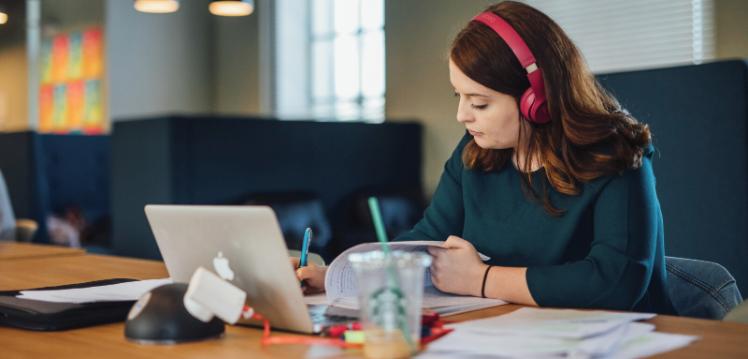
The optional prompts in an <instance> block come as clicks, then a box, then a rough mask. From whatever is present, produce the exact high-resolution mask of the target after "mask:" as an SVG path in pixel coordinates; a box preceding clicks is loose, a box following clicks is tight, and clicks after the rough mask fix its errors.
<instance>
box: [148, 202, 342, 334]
mask: <svg viewBox="0 0 748 359" xmlns="http://www.w3.org/2000/svg"><path fill="white" fill-rule="evenodd" d="M145 213H146V217H148V222H149V223H150V225H151V230H152V231H153V234H154V235H155V237H156V243H157V244H158V248H159V250H160V251H161V256H162V257H163V258H164V262H165V263H166V269H167V270H168V271H169V276H171V278H172V279H173V280H174V281H176V282H184V283H187V282H189V280H190V278H191V277H192V274H193V273H194V272H195V270H196V269H197V268H198V267H200V266H202V267H204V268H206V269H209V270H211V271H213V272H215V273H216V274H218V275H219V276H221V277H222V278H224V279H226V280H229V281H230V282H231V283H232V284H234V285H236V286H237V287H239V288H241V289H242V290H244V291H245V292H247V304H248V305H250V306H252V307H253V308H254V309H255V310H256V311H257V312H258V313H260V314H262V315H263V316H265V317H266V318H268V319H269V321H270V324H271V326H272V327H273V328H276V329H284V330H291V331H295V332H301V333H319V332H320V331H321V330H323V329H324V327H325V326H326V325H329V324H332V323H335V322H340V321H344V320H350V318H339V317H335V318H333V317H330V316H326V315H325V308H324V306H309V307H307V305H306V304H305V303H304V296H303V294H302V291H301V286H300V284H299V281H298V279H297V278H296V275H295V273H294V269H293V268H292V266H291V263H290V261H289V258H288V250H287V248H286V243H285V241H284V240H283V234H282V232H281V229H280V226H279V225H278V220H277V219H276V217H275V213H274V212H273V210H272V209H271V208H270V207H266V206H171V205H169V206H167V205H147V206H146V207H145ZM242 324H258V323H253V322H250V321H245V322H242Z"/></svg>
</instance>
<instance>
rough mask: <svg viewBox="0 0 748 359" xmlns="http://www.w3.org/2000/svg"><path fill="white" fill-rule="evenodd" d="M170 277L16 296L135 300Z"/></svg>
mask: <svg viewBox="0 0 748 359" xmlns="http://www.w3.org/2000/svg"><path fill="white" fill-rule="evenodd" d="M171 282H172V281H171V279H170V278H164V279H147V280H138V281H132V282H124V283H118V284H109V285H102V286H97V287H88V288H74V289H54V290H24V291H21V294H19V295H18V296H17V297H18V298H22V299H33V300H40V301H45V302H57V303H90V302H113V301H128V300H137V299H138V298H140V297H141V296H142V295H143V294H145V293H147V292H149V291H151V290H152V289H154V288H156V287H160V286H162V285H164V284H169V283H171Z"/></svg>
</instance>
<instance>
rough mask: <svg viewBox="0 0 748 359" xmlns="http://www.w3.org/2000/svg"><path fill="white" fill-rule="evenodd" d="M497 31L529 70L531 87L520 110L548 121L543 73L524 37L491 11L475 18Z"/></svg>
mask: <svg viewBox="0 0 748 359" xmlns="http://www.w3.org/2000/svg"><path fill="white" fill-rule="evenodd" d="M473 21H478V22H481V23H483V24H485V25H486V26H488V27H490V28H491V29H493V31H495V32H496V33H497V34H498V35H499V37H501V39H502V40H504V42H505V43H506V44H507V45H508V46H509V48H510V49H512V52H513V53H514V56H516V57H517V60H519V63H520V64H522V67H523V68H524V69H525V70H526V71H527V79H528V80H530V88H528V89H527V90H526V91H525V93H523V94H522V98H521V99H520V100H519V110H520V112H522V115H524V116H525V118H527V119H528V120H529V121H530V122H533V123H539V124H540V123H546V122H548V121H550V119H551V117H550V115H549V114H548V106H546V101H545V84H544V83H543V73H542V72H541V71H540V68H539V67H538V65H537V63H536V61H535V56H534V55H533V54H532V51H530V49H529V48H528V47H527V44H525V41H524V40H522V37H520V36H519V34H517V32H516V31H514V28H512V26H511V25H509V23H507V22H506V21H505V20H504V19H502V18H501V17H500V16H499V15H496V14H494V13H492V12H490V11H486V12H484V13H481V14H479V15H478V16H476V17H474V18H473Z"/></svg>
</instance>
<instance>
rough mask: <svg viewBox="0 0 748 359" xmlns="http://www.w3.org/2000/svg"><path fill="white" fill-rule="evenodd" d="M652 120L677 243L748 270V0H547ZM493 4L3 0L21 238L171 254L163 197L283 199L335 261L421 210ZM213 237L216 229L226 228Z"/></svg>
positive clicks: (670, 234) (7, 106)
mask: <svg viewBox="0 0 748 359" xmlns="http://www.w3.org/2000/svg"><path fill="white" fill-rule="evenodd" d="M525 2H526V3H528V4H530V5H532V6H535V7H537V8H539V9H540V10H542V11H544V12H546V13H547V14H548V15H550V16H551V17H552V18H553V19H554V20H556V21H557V22H558V23H559V24H560V25H561V26H562V27H563V28H564V29H565V30H566V31H567V32H568V34H569V35H570V36H571V38H572V39H573V40H574V41H575V42H576V43H577V45H578V46H579V47H580V49H581V50H582V52H583V53H584V55H585V57H586V59H587V61H588V63H589V65H590V67H591V68H592V70H593V71H594V72H595V74H596V75H597V76H598V77H599V79H600V81H601V82H602V83H603V85H604V86H605V87H607V88H608V89H609V90H610V91H611V92H613V93H614V94H615V95H616V96H617V97H618V98H619V100H621V102H622V103H623V105H624V106H625V107H626V108H627V109H628V110H629V111H631V112H632V114H633V115H634V116H636V117H637V118H639V119H640V120H642V121H645V122H647V123H649V124H650V126H651V127H652V130H653V133H654V139H655V146H656V147H657V148H658V150H659V151H660V153H659V155H658V157H657V159H656V160H655V172H656V175H657V178H658V193H659V196H660V200H661V202H662V208H663V213H664V218H665V228H666V241H667V248H668V254H670V255H680V256H685V257H690V258H700V259H707V260H713V261H717V262H719V263H722V264H723V265H725V266H726V267H728V269H729V270H730V271H731V272H732V273H733V275H734V276H735V277H736V278H737V279H738V282H739V283H742V286H743V287H746V286H748V262H745V261H744V258H746V256H748V189H747V187H746V186H747V184H748V151H747V149H748V128H746V120H747V119H748V113H747V111H748V91H747V88H748V74H747V71H746V62H745V61H744V60H743V59H744V58H746V57H748V1H742V0H629V1H593V0H564V1H561V0H527V1H525ZM491 3H493V1H478V0H463V1H454V0H254V1H251V0H243V1H235V0H234V1H211V0H179V1H177V0H135V1H132V0H25V1H24V0H0V171H2V178H4V180H3V181H0V224H2V228H0V237H4V239H5V240H21V241H32V242H39V243H53V244H58V245H66V246H81V247H85V248H87V249H88V250H89V251H91V252H100V253H108V254H115V255H127V256H135V257H144V258H158V257H159V253H158V249H157V247H156V244H155V242H154V239H153V236H152V235H151V233H150V229H149V227H148V224H147V222H146V219H145V216H144V214H143V206H144V205H145V204H147V203H172V204H224V205H241V204H267V205H270V206H272V207H273V208H274V209H275V210H276V213H277V215H278V218H279V221H280V223H281V226H282V228H283V231H284V234H285V237H286V242H287V244H288V246H289V248H291V249H298V247H299V244H300V241H301V237H302V234H303V230H304V228H305V227H306V226H312V228H313V229H315V232H316V233H317V237H316V239H315V241H314V245H313V246H314V250H315V251H316V252H319V253H320V254H322V255H323V257H325V258H326V259H328V260H329V259H331V258H334V256H335V255H337V254H338V253H340V251H341V250H343V249H345V248H347V247H349V246H351V245H354V244H356V243H360V242H365V241H371V240H374V239H375V237H374V233H373V228H372V226H371V222H370V219H369V217H368V211H367V208H366V203H365V199H366V197H368V196H370V195H377V196H379V197H380V200H381V202H382V210H383V215H384V217H385V222H386V224H387V230H388V232H389V233H390V236H395V235H397V234H398V233H401V232H402V231H405V230H407V229H409V228H410V227H411V226H412V225H413V224H414V223H415V222H416V221H417V220H418V219H419V218H420V216H421V214H422V211H423V209H424V208H425V206H426V205H427V204H428V200H429V198H430V196H431V194H432V193H433V191H434V189H435V187H436V184H437V183H438V180H439V176H440V174H441V171H442V168H443V164H444V161H445V160H446V159H447V158H448V157H449V156H450V154H451V152H452V150H453V149H454V146H455V145H456V144H457V142H458V141H459V139H460V138H461V137H462V135H463V133H464V128H463V126H461V125H460V124H458V123H457V122H456V121H455V111H456V106H457V102H456V100H455V99H454V98H453V97H452V93H453V89H452V88H451V85H450V83H449V78H448V72H447V52H448V49H449V45H450V42H451V40H452V39H453V38H454V36H455V35H456V34H457V32H458V31H459V30H460V29H461V28H462V27H463V26H464V25H465V24H466V23H467V22H468V21H469V20H470V18H471V17H472V16H474V15H476V14H477V13H479V12H480V11H481V10H483V9H484V8H485V7H486V6H487V5H489V4H491ZM206 240H209V239H206Z"/></svg>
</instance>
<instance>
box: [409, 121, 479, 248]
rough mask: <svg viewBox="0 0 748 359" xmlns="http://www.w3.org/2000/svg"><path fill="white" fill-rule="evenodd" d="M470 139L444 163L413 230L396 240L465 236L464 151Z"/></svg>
mask: <svg viewBox="0 0 748 359" xmlns="http://www.w3.org/2000/svg"><path fill="white" fill-rule="evenodd" d="M470 139H471V137H470V136H469V135H465V136H464V137H463V138H462V140H460V143H459V144H458V145H457V148H456V149H455V150H454V152H453V153H452V156H451V157H450V158H449V159H448V160H447V162H446V163H445V164H444V172H442V175H441V178H440V179H439V184H438V185H437V187H436V191H435V192H434V196H433V197H432V199H431V203H430V204H429V206H428V208H426V211H425V212H424V214H423V218H422V219H421V220H420V221H419V222H418V223H416V225H415V226H414V227H413V229H412V230H410V231H408V232H405V233H403V234H401V235H399V236H398V237H397V238H395V240H396V241H417V240H433V241H444V240H446V239H447V237H449V236H450V235H453V234H454V235H461V234H462V227H463V221H464V215H465V210H464V207H463V202H462V171H463V164H462V149H463V148H464V147H465V145H466V144H467V143H468V141H470Z"/></svg>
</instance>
